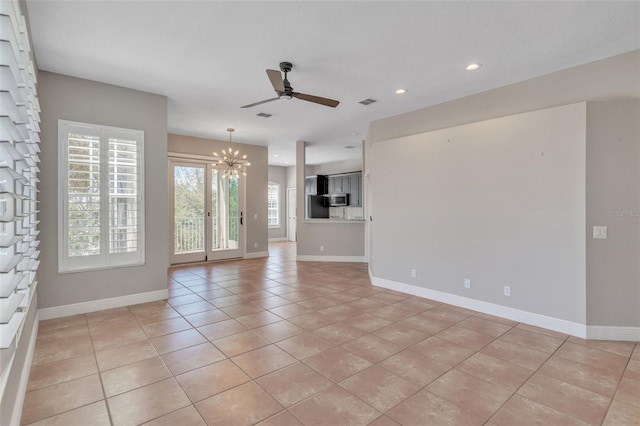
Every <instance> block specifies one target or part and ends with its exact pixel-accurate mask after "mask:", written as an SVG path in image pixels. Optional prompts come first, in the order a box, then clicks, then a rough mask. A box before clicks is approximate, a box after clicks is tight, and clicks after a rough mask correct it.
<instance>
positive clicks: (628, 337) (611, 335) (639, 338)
mask: <svg viewBox="0 0 640 426" xmlns="http://www.w3.org/2000/svg"><path fill="white" fill-rule="evenodd" d="M587 339H593V340H622V341H627V342H640V327H610V326H602V325H588V326H587Z"/></svg>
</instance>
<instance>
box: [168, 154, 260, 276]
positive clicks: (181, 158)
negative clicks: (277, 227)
mask: <svg viewBox="0 0 640 426" xmlns="http://www.w3.org/2000/svg"><path fill="white" fill-rule="evenodd" d="M213 160H214V158H213V157H208V156H205V155H195V154H183V153H175V152H170V153H169V157H168V164H167V166H168V169H169V172H168V175H169V176H168V184H169V185H168V187H169V188H168V189H169V215H170V217H169V236H170V251H169V262H170V264H172V265H173V264H178V263H186V262H197V261H206V260H223V259H234V258H239V257H244V256H245V255H246V247H247V244H246V240H247V233H246V223H247V215H246V178H240V179H239V185H238V190H239V192H240V197H239V198H240V199H239V200H238V202H239V209H240V212H241V213H242V214H243V216H244V219H243V223H242V224H241V225H240V226H239V235H238V245H239V248H238V249H237V251H228V252H229V254H230V255H229V256H226V257H225V256H213V257H212V252H213V251H212V246H213V245H212V242H211V225H210V216H209V213H210V212H211V211H212V209H211V192H210V189H209V187H210V186H211V177H210V173H211V164H212V162H213ZM179 164H185V165H187V164H191V165H194V166H197V165H202V166H204V168H205V175H206V176H205V231H204V232H205V249H204V252H203V253H202V256H184V255H177V256H179V258H176V255H175V254H174V253H173V250H174V247H175V245H174V241H173V239H174V219H173V214H174V211H173V209H174V193H173V185H174V175H173V166H174V165H179ZM224 252H227V250H220V251H217V253H218V254H220V253H224Z"/></svg>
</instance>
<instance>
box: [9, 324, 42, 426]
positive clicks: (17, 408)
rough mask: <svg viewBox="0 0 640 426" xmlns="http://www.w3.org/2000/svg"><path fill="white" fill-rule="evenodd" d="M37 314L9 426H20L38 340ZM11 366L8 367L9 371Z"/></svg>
mask: <svg viewBox="0 0 640 426" xmlns="http://www.w3.org/2000/svg"><path fill="white" fill-rule="evenodd" d="M39 322H40V319H39V318H38V312H37V311H36V317H35V319H34V320H33V328H32V329H31V338H30V339H29V347H28V348H27V356H26V357H25V360H24V364H23V366H22V371H21V373H20V384H19V385H18V394H17V395H16V402H15V404H14V406H13V412H12V413H11V420H10V423H9V424H10V425H11V426H14V425H15V426H18V425H20V420H22V407H23V405H24V397H25V395H26V394H27V384H28V383H29V375H30V374H31V364H32V363H33V353H34V352H35V350H36V340H37V338H38V323H39ZM10 368H11V366H10V367H9V369H10Z"/></svg>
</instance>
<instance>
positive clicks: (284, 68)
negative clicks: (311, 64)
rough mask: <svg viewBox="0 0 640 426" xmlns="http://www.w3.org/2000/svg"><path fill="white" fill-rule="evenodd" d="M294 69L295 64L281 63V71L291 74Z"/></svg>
mask: <svg viewBox="0 0 640 426" xmlns="http://www.w3.org/2000/svg"><path fill="white" fill-rule="evenodd" d="M292 69H293V64H292V63H291V62H280V71H282V72H289V71H291V70H292Z"/></svg>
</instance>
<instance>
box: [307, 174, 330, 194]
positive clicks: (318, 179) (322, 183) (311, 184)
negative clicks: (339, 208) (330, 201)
mask: <svg viewBox="0 0 640 426" xmlns="http://www.w3.org/2000/svg"><path fill="white" fill-rule="evenodd" d="M328 190H329V182H328V179H327V176H324V175H317V176H308V177H306V178H305V180H304V192H305V194H307V195H325V194H327V191H328Z"/></svg>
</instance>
